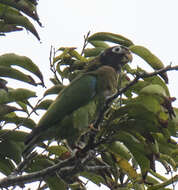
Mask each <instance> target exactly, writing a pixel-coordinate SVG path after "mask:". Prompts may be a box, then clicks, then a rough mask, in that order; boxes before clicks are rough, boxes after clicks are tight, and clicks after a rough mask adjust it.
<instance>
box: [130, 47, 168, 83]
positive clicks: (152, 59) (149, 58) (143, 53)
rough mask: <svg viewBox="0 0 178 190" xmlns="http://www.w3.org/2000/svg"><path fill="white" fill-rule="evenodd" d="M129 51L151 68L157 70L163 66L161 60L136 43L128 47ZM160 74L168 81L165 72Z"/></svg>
mask: <svg viewBox="0 0 178 190" xmlns="http://www.w3.org/2000/svg"><path fill="white" fill-rule="evenodd" d="M129 49H130V51H131V52H133V53H135V54H137V55H138V56H140V57H141V58H143V59H144V60H145V61H146V62H147V63H148V64H149V65H150V66H151V67H152V68H153V69H155V70H159V69H162V68H164V64H163V63H162V61H161V60H160V59H159V58H158V57H156V56H155V55H154V54H153V53H151V52H150V51H149V50H148V49H147V48H145V47H143V46H138V45H132V46H130V47H129ZM160 76H161V77H162V78H163V79H164V80H165V82H166V83H168V77H167V74H166V73H161V74H160Z"/></svg>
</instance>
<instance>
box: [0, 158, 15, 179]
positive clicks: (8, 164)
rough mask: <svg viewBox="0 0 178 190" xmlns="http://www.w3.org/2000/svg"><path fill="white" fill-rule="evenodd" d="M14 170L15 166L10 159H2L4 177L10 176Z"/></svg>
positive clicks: (0, 168)
mask: <svg viewBox="0 0 178 190" xmlns="http://www.w3.org/2000/svg"><path fill="white" fill-rule="evenodd" d="M14 169H15V166H14V164H13V163H12V161H11V160H10V159H7V158H2V157H0V171H1V172H2V173H3V174H4V175H6V176H7V175H10V174H11V173H12V171H13V170H14Z"/></svg>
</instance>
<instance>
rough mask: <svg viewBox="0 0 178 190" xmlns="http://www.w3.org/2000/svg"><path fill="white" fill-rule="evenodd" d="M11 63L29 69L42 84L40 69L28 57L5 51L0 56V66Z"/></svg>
mask: <svg viewBox="0 0 178 190" xmlns="http://www.w3.org/2000/svg"><path fill="white" fill-rule="evenodd" d="M12 65H15V66H19V67H22V68H24V69H26V70H28V71H30V72H31V73H33V74H34V75H36V76H37V77H38V78H39V79H40V80H41V83H42V84H43V85H44V81H43V75H42V73H41V71H40V70H39V68H38V66H37V65H35V64H34V63H33V61H32V60H31V59H30V58H28V57H26V56H20V55H17V54H14V53H7V54H3V55H1V56H0V66H7V67H10V66H12Z"/></svg>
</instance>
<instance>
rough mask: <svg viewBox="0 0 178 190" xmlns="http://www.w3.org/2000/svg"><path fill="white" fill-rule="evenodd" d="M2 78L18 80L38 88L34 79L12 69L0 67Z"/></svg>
mask: <svg viewBox="0 0 178 190" xmlns="http://www.w3.org/2000/svg"><path fill="white" fill-rule="evenodd" d="M0 76H1V77H8V78H12V79H16V80H19V81H23V82H26V83H29V84H31V85H34V86H37V84H36V83H35V81H34V80H33V78H32V77H31V76H29V75H25V74H24V73H22V72H21V71H18V70H16V69H14V68H11V67H4V66H0Z"/></svg>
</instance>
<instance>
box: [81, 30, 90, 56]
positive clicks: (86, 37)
mask: <svg viewBox="0 0 178 190" xmlns="http://www.w3.org/2000/svg"><path fill="white" fill-rule="evenodd" d="M89 35H90V31H88V33H87V35H86V36H84V43H83V48H82V52H81V55H83V54H84V50H85V48H86V46H87V45H88V38H89Z"/></svg>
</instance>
